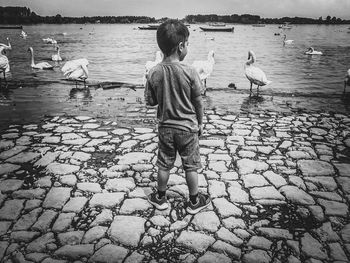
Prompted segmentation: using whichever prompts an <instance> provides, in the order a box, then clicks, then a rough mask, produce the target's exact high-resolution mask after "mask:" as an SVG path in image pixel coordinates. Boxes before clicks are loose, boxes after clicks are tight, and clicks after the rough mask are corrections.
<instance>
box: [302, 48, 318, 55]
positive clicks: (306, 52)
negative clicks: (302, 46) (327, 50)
mask: <svg viewBox="0 0 350 263" xmlns="http://www.w3.org/2000/svg"><path fill="white" fill-rule="evenodd" d="M305 54H306V55H322V52H321V51H316V50H314V48H313V47H309V49H308V50H307V51H305Z"/></svg>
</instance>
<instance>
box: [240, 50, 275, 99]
mask: <svg viewBox="0 0 350 263" xmlns="http://www.w3.org/2000/svg"><path fill="white" fill-rule="evenodd" d="M255 60H256V57H255V54H254V52H253V51H251V50H250V51H249V52H248V61H247V62H246V63H245V65H244V70H245V76H246V77H247V79H248V80H249V81H250V95H251V94H252V87H253V84H255V85H257V86H258V87H257V95H259V87H261V86H265V85H268V84H270V83H271V81H269V80H267V77H266V75H265V73H264V71H262V70H261V69H260V68H258V67H255V66H253V63H254V62H255Z"/></svg>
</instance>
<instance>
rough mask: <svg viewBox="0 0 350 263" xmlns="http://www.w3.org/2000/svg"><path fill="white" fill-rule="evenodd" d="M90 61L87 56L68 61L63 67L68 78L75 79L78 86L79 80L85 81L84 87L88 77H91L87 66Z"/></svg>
mask: <svg viewBox="0 0 350 263" xmlns="http://www.w3.org/2000/svg"><path fill="white" fill-rule="evenodd" d="M88 65H89V61H88V60H87V59H86V58H80V59H75V60H70V61H67V62H66V63H65V64H64V66H63V67H62V68H61V71H62V72H63V75H64V76H65V78H66V79H69V80H75V81H76V82H75V85H76V86H77V82H78V81H84V88H85V87H86V79H87V78H88V77H89V71H88V68H87V66H88Z"/></svg>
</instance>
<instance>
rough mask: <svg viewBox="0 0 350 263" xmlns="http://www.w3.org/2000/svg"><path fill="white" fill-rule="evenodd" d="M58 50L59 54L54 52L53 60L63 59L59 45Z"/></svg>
mask: <svg viewBox="0 0 350 263" xmlns="http://www.w3.org/2000/svg"><path fill="white" fill-rule="evenodd" d="M56 51H57V54H54V55H52V56H51V59H52V61H62V58H61V56H60V47H59V46H56Z"/></svg>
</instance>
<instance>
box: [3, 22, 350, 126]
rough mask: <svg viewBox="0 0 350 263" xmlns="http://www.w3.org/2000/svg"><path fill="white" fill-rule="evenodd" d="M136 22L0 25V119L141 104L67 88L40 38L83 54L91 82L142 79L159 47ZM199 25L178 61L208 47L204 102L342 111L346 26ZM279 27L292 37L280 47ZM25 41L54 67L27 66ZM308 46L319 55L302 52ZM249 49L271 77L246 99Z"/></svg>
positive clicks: (123, 95)
mask: <svg viewBox="0 0 350 263" xmlns="http://www.w3.org/2000/svg"><path fill="white" fill-rule="evenodd" d="M138 26H140V25H137V24H126V25H124V24H111V25H106V24H86V25H78V24H69V25H45V24H42V25H32V26H24V31H25V32H26V33H27V34H28V37H27V38H26V39H22V38H21V37H20V32H21V31H20V30H7V29H6V30H4V29H1V30H0V43H6V37H10V40H11V45H12V50H11V51H10V52H8V53H7V55H8V58H9V60H10V66H11V74H10V75H9V79H10V81H11V82H12V83H15V85H12V86H11V85H10V90H9V91H6V92H2V94H1V99H0V110H1V113H0V121H1V124H4V123H8V122H9V121H11V120H12V119H16V120H19V119H21V118H22V120H23V116H22V114H21V111H23V110H25V111H26V114H29V113H31V112H32V113H33V116H32V117H39V116H40V115H42V114H44V113H47V112H50V113H55V112H65V113H70V112H73V111H74V110H76V109H80V108H81V107H84V108H85V111H87V113H90V112H93V110H92V109H99V108H101V107H105V108H106V109H105V110H106V112H107V111H110V110H112V109H108V108H109V107H110V106H111V105H110V106H108V105H107V104H106V101H109V102H111V101H113V102H115V103H114V104H115V105H113V106H114V109H113V111H114V115H115V116H117V115H118V116H119V115H120V116H125V114H124V113H125V112H124V110H123V109H128V108H129V110H130V108H133V107H134V108H135V107H136V106H140V105H139V104H140V98H142V94H143V90H142V89H137V90H136V91H134V90H131V89H128V88H121V89H112V90H102V91H101V90H100V89H91V90H90V91H89V92H85V94H80V95H77V94H78V93H79V91H77V92H75V93H77V94H71V93H72V89H73V90H74V83H71V82H67V81H65V80H64V79H63V75H62V73H61V71H60V67H62V66H63V65H64V63H65V61H62V62H60V63H54V62H52V61H51V62H50V60H51V55H53V54H55V49H54V46H53V45H50V44H45V43H44V42H43V40H42V39H43V38H47V37H51V38H54V39H55V40H57V42H58V44H59V46H60V50H61V57H62V58H63V59H64V60H71V59H77V58H87V59H88V60H89V62H90V64H89V73H90V75H89V81H91V82H94V83H95V82H103V81H112V82H114V81H116V82H127V83H132V84H142V77H143V74H144V71H145V63H146V62H147V61H148V60H154V58H155V53H156V51H157V50H158V46H157V43H156V36H155V34H156V31H153V30H139V29H138ZM199 26H200V25H191V26H190V28H189V30H190V38H189V43H190V44H189V50H188V55H187V57H186V58H185V60H184V62H185V63H188V64H192V63H193V61H194V60H205V59H206V57H207V53H208V51H209V50H214V52H215V65H214V71H213V73H212V75H211V76H210V77H209V78H208V80H207V86H208V93H207V98H206V99H205V100H206V105H207V106H210V107H215V108H223V109H225V110H231V111H238V110H241V109H245V108H250V107H260V108H261V107H262V108H268V109H271V110H277V111H279V110H281V109H283V108H286V106H285V105H287V108H288V107H289V108H290V105H292V107H294V108H298V107H300V108H303V107H306V108H308V109H311V110H312V109H315V110H317V109H321V110H335V111H338V110H341V111H348V104H349V98H347V97H344V96H343V95H342V92H343V81H344V77H345V74H346V71H347V70H348V69H349V68H350V38H349V37H350V34H349V31H350V29H349V25H293V27H292V29H288V30H284V31H283V32H281V31H280V29H279V28H278V25H266V26H265V27H253V26H251V25H233V26H234V27H235V29H234V33H227V32H206V33H205V32H202V31H201V30H200V29H199ZM275 33H280V35H275ZM283 34H286V35H287V39H292V40H294V43H293V44H291V45H285V46H284V45H283ZM29 46H32V47H33V49H34V55H35V62H40V61H48V62H50V63H52V64H53V65H55V66H56V67H55V69H54V70H53V71H41V70H33V69H32V68H31V67H30V55H29V53H28V52H27V50H28V47H29ZM310 46H312V47H314V48H315V50H318V51H322V52H323V55H321V56H316V55H313V56H310V55H305V54H304V52H305V51H306V50H307V49H308V47H310ZM249 50H253V51H254V52H255V54H256V57H257V61H256V63H255V64H256V66H258V67H260V68H261V69H262V70H263V71H264V72H265V73H266V75H267V77H268V79H269V80H271V81H272V83H271V84H270V85H268V86H265V87H263V88H261V95H262V98H260V99H258V100H253V101H252V100H250V99H249V98H248V95H249V86H250V84H249V81H248V80H247V79H246V77H245V75H244V64H245V62H246V61H247V57H248V51H249ZM230 83H234V84H235V85H236V87H237V90H234V89H231V88H228V85H229V84H230ZM75 91H76V90H75ZM73 93H74V92H73ZM80 93H81V92H80ZM87 93H88V94H87ZM79 96H82V97H81V98H82V99H81V100H79ZM109 104H110V103H109ZM39 105H40V107H39ZM94 107H95V108H94ZM34 113H35V114H34ZM9 114H10V115H11V116H10V115H9ZM30 116H31V115H30ZM28 118H29V117H28Z"/></svg>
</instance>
